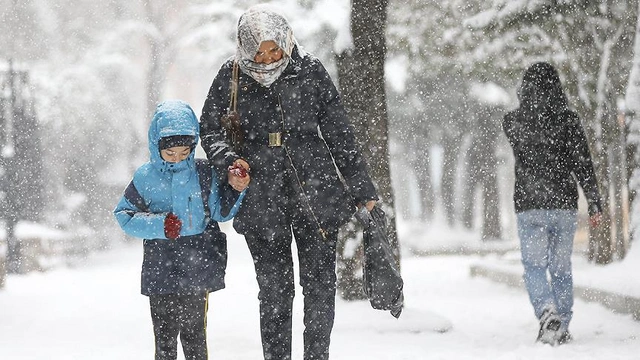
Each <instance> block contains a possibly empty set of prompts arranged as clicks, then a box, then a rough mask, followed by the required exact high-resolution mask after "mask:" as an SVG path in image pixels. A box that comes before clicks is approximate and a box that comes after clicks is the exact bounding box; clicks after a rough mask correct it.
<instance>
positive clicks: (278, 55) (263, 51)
mask: <svg viewBox="0 0 640 360" xmlns="http://www.w3.org/2000/svg"><path fill="white" fill-rule="evenodd" d="M283 54H284V52H283V51H282V49H280V46H278V44H276V43H275V41H272V40H269V41H263V42H261V43H260V47H259V48H258V51H257V52H256V55H255V56H254V57H253V61H254V62H256V63H258V64H266V65H269V64H271V63H274V62H276V61H279V60H280V59H282V56H283Z"/></svg>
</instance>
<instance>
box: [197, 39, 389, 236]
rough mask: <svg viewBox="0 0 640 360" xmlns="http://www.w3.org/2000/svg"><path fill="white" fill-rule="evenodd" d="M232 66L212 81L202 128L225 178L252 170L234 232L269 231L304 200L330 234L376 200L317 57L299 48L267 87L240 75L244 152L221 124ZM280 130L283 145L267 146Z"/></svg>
mask: <svg viewBox="0 0 640 360" xmlns="http://www.w3.org/2000/svg"><path fill="white" fill-rule="evenodd" d="M232 65H233V61H232V60H229V61H227V62H226V63H225V64H224V65H223V66H222V67H221V69H220V70H219V72H218V74H217V76H216V77H215V79H214V80H213V84H212V85H211V88H210V90H209V94H208V96H207V99H206V101H205V103H204V107H203V110H202V116H201V118H200V128H201V138H202V146H203V148H204V150H205V152H206V153H207V157H208V158H209V159H210V160H211V161H212V163H213V164H214V166H215V167H216V168H217V170H218V174H220V176H221V177H223V178H225V177H226V174H227V167H228V166H229V165H230V164H231V163H232V162H233V161H234V160H235V159H237V158H243V159H245V160H246V161H247V162H248V163H249V165H250V166H251V173H250V174H251V183H250V184H249V187H248V190H247V194H246V197H245V199H244V202H243V205H242V207H241V208H240V211H239V213H238V214H237V215H236V217H235V219H234V228H235V229H236V231H238V232H239V233H245V232H246V231H262V230H264V229H265V228H268V227H269V226H270V222H271V221H272V219H274V218H280V215H279V213H281V211H282V210H281V208H282V207H281V206H280V205H281V204H283V202H285V201H287V198H288V197H291V196H298V197H300V199H299V203H300V204H302V206H303V208H304V209H303V210H304V211H309V209H312V211H313V215H312V217H316V218H317V219H318V221H319V223H320V225H321V226H322V227H323V229H325V230H326V228H330V229H335V228H337V227H338V226H340V225H342V224H344V223H345V222H347V221H348V220H349V218H350V217H351V216H352V215H353V213H354V212H355V204H356V203H364V202H366V201H368V200H374V199H377V196H376V192H375V188H374V186H373V183H372V181H371V179H370V177H369V175H368V173H367V170H366V165H365V163H364V161H363V159H362V157H361V155H360V153H359V152H358V150H357V146H356V140H355V136H354V131H353V128H352V126H351V125H350V123H349V121H348V119H347V116H346V112H345V110H344V107H343V106H342V103H341V101H340V97H339V94H338V91H337V90H336V88H335V86H334V84H333V82H332V81H331V79H330V77H329V74H328V73H327V71H326V69H325V68H324V67H323V65H322V64H321V63H320V61H319V60H318V59H317V58H315V57H313V56H311V55H308V54H307V55H305V56H303V57H301V56H300V55H299V53H298V51H297V49H296V50H294V52H293V55H292V59H291V62H290V63H289V65H288V67H287V68H286V69H285V71H284V72H283V74H282V75H281V76H280V78H278V80H276V81H275V82H274V83H273V84H272V85H271V86H270V87H264V86H262V85H260V84H259V83H258V82H256V81H255V80H253V78H251V77H250V76H248V75H246V74H244V73H242V72H240V76H239V87H238V112H239V114H240V118H241V121H242V130H243V133H244V143H243V146H242V148H241V149H240V150H239V153H235V152H234V151H233V150H232V148H231V146H230V143H229V142H228V140H227V138H226V133H225V131H224V130H223V128H222V127H221V124H220V118H221V117H222V115H223V114H225V113H226V111H227V108H228V107H229V99H230V91H229V86H230V79H231V70H232ZM277 132H281V133H282V139H283V140H282V142H283V144H284V146H281V147H270V146H269V133H277ZM285 148H286V149H285ZM287 152H288V153H289V155H287ZM289 156H290V158H291V161H292V162H293V165H294V167H295V170H294V169H293V168H292V167H291V165H290V160H289ZM336 168H337V169H338V170H339V172H338V171H337V169H336ZM340 176H342V177H343V179H344V181H345V183H346V185H347V186H346V187H345V185H344V184H343V182H342V181H341V180H340ZM222 181H224V180H222ZM301 189H304V196H300V194H301ZM292 191H293V192H294V193H293V194H292V193H291V192H292Z"/></svg>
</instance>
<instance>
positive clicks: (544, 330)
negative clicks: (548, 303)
mask: <svg viewBox="0 0 640 360" xmlns="http://www.w3.org/2000/svg"><path fill="white" fill-rule="evenodd" d="M560 324H561V322H560V317H559V316H558V314H556V312H555V311H553V310H552V309H545V310H544V311H543V312H542V316H540V331H539V332H538V339H537V340H536V341H540V342H541V343H543V344H549V345H556V344H557V343H558V339H559V338H560V336H561V335H560V332H559V330H560Z"/></svg>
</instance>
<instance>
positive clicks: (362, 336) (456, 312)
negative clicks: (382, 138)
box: [0, 224, 640, 360]
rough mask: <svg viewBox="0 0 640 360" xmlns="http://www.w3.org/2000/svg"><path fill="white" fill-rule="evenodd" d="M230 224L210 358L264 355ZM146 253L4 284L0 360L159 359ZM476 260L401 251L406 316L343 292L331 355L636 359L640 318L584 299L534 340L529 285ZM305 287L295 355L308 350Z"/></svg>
mask: <svg viewBox="0 0 640 360" xmlns="http://www.w3.org/2000/svg"><path fill="white" fill-rule="evenodd" d="M223 225H224V229H225V231H227V233H228V234H230V235H229V266H228V271H227V288H226V289H224V290H221V291H218V292H215V293H213V294H211V296H210V308H209V326H208V337H209V350H210V358H211V359H219V360H224V359H229V360H243V359H248V360H255V359H261V356H262V355H261V354H262V352H261V346H260V334H259V325H258V302H257V286H256V284H255V280H254V273H253V265H252V262H251V259H250V256H249V252H248V250H247V248H246V245H245V243H244V240H243V238H242V237H240V236H238V235H237V234H235V233H233V231H232V230H231V228H230V226H229V224H223ZM408 240H411V239H408ZM413 240H414V241H415V240H416V239H413ZM141 258H142V246H141V244H140V243H139V242H133V243H131V244H127V245H122V246H117V247H116V248H114V249H113V250H110V251H107V252H104V253H100V254H97V255H95V256H92V257H91V258H90V259H89V260H88V261H87V262H86V263H84V264H81V265H79V266H77V267H73V268H71V267H67V268H58V269H55V270H51V271H48V272H45V273H30V274H28V275H10V276H9V277H8V278H7V282H6V286H5V288H4V289H1V290H0V309H2V310H1V311H0V359H9V360H14V359H16V360H17V359H20V360H22V359H33V360H41V359H54V360H57V359H69V360H71V359H73V360H76V359H82V360H85V359H110V360H113V359H152V358H153V336H152V331H151V321H150V315H149V309H148V302H147V298H146V297H144V296H142V295H140V293H139V277H140V263H141ZM478 260H479V257H478V256H477V255H475V256H459V255H457V256H430V257H414V256H412V255H410V253H408V252H407V251H405V254H404V257H403V260H402V272H403V277H404V280H405V298H406V300H405V305H406V307H405V309H404V312H403V314H402V315H401V317H400V319H399V320H396V319H395V318H393V317H392V316H391V315H390V314H389V313H387V312H383V311H377V310H373V309H371V308H370V306H369V304H368V303H367V302H364V301H360V302H353V303H347V302H345V301H342V300H340V299H339V300H338V304H337V309H336V324H335V328H334V332H333V336H332V345H331V358H332V359H334V360H339V359H345V360H346V359H349V360H354V359H367V360H373V359H389V360H391V359H393V360H398V359H412V360H414V359H474V360H477V359H492V360H495V359H509V360H512V359H563V360H573V359H575V360H578V359H579V360H584V359H638V358H639V355H638V354H640V339H639V338H638V337H639V335H640V322H636V321H634V320H633V319H632V318H631V316H629V315H616V314H613V313H612V312H611V311H609V310H606V309H605V308H604V307H602V306H600V305H597V304H588V303H585V302H583V301H580V300H577V301H576V304H575V308H574V311H575V315H574V321H573V323H572V325H571V330H572V332H573V335H574V337H575V340H574V342H572V343H570V344H568V345H564V346H560V347H551V346H547V345H541V344H537V343H535V341H534V340H535V337H536V335H537V321H536V320H535V319H534V316H533V312H532V310H531V306H530V305H529V303H528V300H527V296H526V293H525V292H524V291H523V290H521V289H514V288H509V287H507V286H505V285H501V284H496V283H493V282H490V281H489V280H485V279H482V278H472V277H470V275H469V266H470V265H471V264H473V263H474V262H476V261H478ZM620 265H622V264H620ZM619 267H620V266H619ZM636 268H637V265H636ZM620 271H622V270H620ZM625 271H626V270H625ZM636 274H637V272H636ZM299 290H300V289H298V295H297V296H296V304H295V313H294V344H293V345H294V353H293V357H294V359H302V343H301V341H302V339H301V333H302V324H301V323H302V310H301V309H302V304H301V300H302V296H301V294H300V292H299Z"/></svg>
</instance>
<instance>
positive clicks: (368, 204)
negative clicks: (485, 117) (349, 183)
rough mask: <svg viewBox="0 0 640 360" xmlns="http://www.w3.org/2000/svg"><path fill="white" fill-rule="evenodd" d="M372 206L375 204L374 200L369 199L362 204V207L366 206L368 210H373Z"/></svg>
mask: <svg viewBox="0 0 640 360" xmlns="http://www.w3.org/2000/svg"><path fill="white" fill-rule="evenodd" d="M374 206H376V201H375V200H369V201H367V203H366V204H364V207H366V208H367V210H369V211H371V210H373V207H374Z"/></svg>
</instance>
